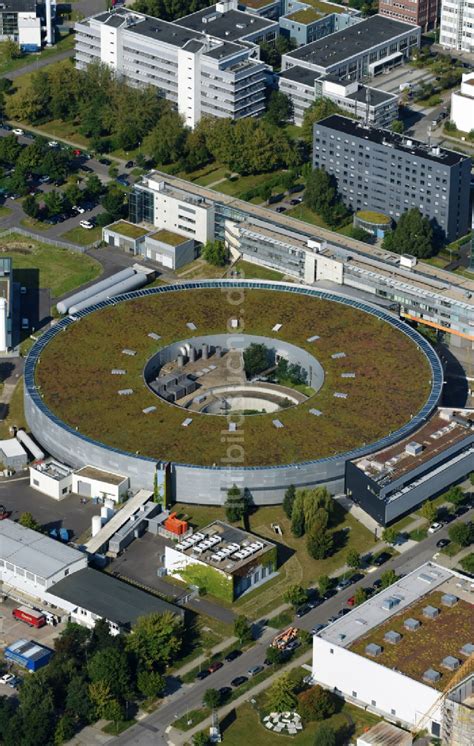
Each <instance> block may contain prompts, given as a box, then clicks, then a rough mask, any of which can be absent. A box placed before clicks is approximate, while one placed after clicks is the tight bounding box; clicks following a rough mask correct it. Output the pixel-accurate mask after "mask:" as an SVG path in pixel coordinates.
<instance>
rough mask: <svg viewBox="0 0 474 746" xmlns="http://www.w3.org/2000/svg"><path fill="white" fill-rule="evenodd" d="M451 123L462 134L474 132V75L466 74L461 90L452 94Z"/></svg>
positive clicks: (463, 77)
mask: <svg viewBox="0 0 474 746" xmlns="http://www.w3.org/2000/svg"><path fill="white" fill-rule="evenodd" d="M451 122H452V123H453V124H455V125H456V128H457V129H458V130H460V131H461V132H467V133H469V132H471V131H472V130H474V73H464V75H463V76H462V81H461V88H460V89H459V91H455V92H454V93H452V94H451Z"/></svg>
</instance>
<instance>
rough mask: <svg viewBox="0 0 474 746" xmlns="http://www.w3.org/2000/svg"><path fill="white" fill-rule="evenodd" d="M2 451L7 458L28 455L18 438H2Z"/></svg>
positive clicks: (0, 449) (0, 442)
mask: <svg viewBox="0 0 474 746" xmlns="http://www.w3.org/2000/svg"><path fill="white" fill-rule="evenodd" d="M0 451H2V453H3V454H4V455H5V457H6V458H15V456H26V455H27V454H26V451H25V449H24V448H23V446H22V445H21V443H20V442H19V441H18V440H17V439H16V438H8V439H7V440H0Z"/></svg>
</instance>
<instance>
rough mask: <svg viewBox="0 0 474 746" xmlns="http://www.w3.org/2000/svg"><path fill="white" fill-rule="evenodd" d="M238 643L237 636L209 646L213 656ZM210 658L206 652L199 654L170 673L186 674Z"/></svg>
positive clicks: (174, 674) (175, 674) (176, 674)
mask: <svg viewBox="0 0 474 746" xmlns="http://www.w3.org/2000/svg"><path fill="white" fill-rule="evenodd" d="M237 643H238V639H237V637H229V638H228V639H227V640H223V641H222V642H220V643H219V644H218V645H216V646H215V647H213V648H209V651H210V653H211V656H213V655H217V653H220V652H221V651H222V650H225V649H226V648H228V647H230V646H231V645H236V644H237ZM208 658H209V656H207V655H204V654H202V655H199V656H198V657H197V658H193V659H192V661H189V663H186V664H185V665H184V666H181V668H177V669H176V670H175V671H173V673H172V674H170V675H171V676H184V674H186V673H188V671H192V670H193V668H196V667H197V666H199V665H200V664H201V663H204V661H206V660H208Z"/></svg>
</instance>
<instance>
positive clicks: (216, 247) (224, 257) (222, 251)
mask: <svg viewBox="0 0 474 746" xmlns="http://www.w3.org/2000/svg"><path fill="white" fill-rule="evenodd" d="M201 255H202V257H203V258H204V259H205V260H206V262H209V264H212V265H213V266H214V267H224V265H225V264H226V263H227V262H228V260H229V251H228V249H227V247H226V245H225V243H224V241H218V240H216V241H206V243H205V244H204V246H203V247H202V251H201Z"/></svg>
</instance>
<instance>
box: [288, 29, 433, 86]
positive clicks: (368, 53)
mask: <svg viewBox="0 0 474 746" xmlns="http://www.w3.org/2000/svg"><path fill="white" fill-rule="evenodd" d="M420 40H421V29H420V27H419V26H414V25H412V24H408V23H403V22H401V21H395V20H393V19H391V18H386V17H385V16H381V15H375V16H371V17H370V18H367V19H366V20H365V21H361V22H360V23H356V24H355V25H353V26H350V27H348V28H346V29H343V30H342V31H337V32H336V33H334V34H330V36H327V37H324V38H322V39H319V40H318V41H314V42H312V43H311V44H306V45H305V46H304V47H300V48H299V49H295V50H294V51H292V52H288V53H287V54H284V55H283V57H282V63H281V69H282V71H285V70H288V68H290V67H293V66H294V65H299V66H300V67H305V68H307V69H308V70H313V71H314V72H317V73H320V74H321V75H328V74H333V75H336V76H337V77H339V78H342V77H346V76H347V77H350V78H351V79H352V80H361V79H362V78H365V77H373V76H374V75H378V74H379V73H382V72H383V71H384V70H386V69H389V68H391V67H394V66H395V65H399V64H401V63H402V62H404V61H406V60H407V59H408V58H409V57H410V54H411V52H412V50H413V49H416V48H417V47H419V46H420Z"/></svg>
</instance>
